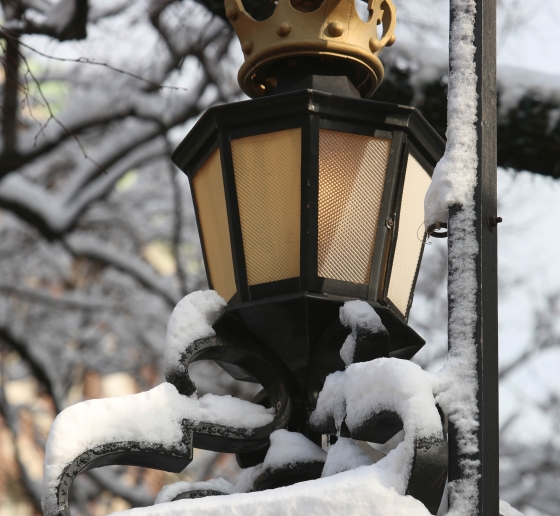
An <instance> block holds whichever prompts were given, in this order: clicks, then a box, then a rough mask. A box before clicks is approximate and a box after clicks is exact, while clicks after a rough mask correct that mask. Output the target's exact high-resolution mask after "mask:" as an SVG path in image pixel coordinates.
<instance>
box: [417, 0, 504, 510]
mask: <svg viewBox="0 0 560 516" xmlns="http://www.w3.org/2000/svg"><path fill="white" fill-rule="evenodd" d="M450 6H451V27H450V36H449V43H450V44H449V65H450V74H449V90H448V127H447V147H446V152H445V154H444V156H443V158H442V159H441V161H440V162H439V163H438V165H437V166H436V169H435V171H434V175H433V182H432V185H431V186H430V188H429V190H428V192H427V194H426V199H425V223H426V225H427V226H430V225H432V224H435V223H438V222H439V223H443V222H447V221H448V218H449V219H450V220H449V227H450V229H449V259H448V264H449V282H448V296H449V307H450V308H449V328H448V333H449V356H448V360H447V363H446V364H445V365H444V367H443V368H442V370H441V371H440V373H438V374H437V375H434V376H433V385H434V394H435V395H436V400H437V401H438V403H439V404H440V406H441V407H442V409H443V410H444V411H445V412H446V414H447V415H448V417H449V420H450V422H451V423H452V425H453V429H454V440H455V444H456V455H457V456H456V458H455V459H454V460H452V461H451V463H452V464H455V465H456V466H457V467H458V470H459V471H452V469H453V467H454V466H453V467H452V466H450V484H449V502H450V510H449V512H448V515H449V516H471V515H474V514H479V510H482V513H481V514H484V515H486V513H488V514H490V513H495V512H496V511H495V510H494V509H493V505H494V503H493V502H494V501H496V500H497V499H496V500H494V498H496V496H497V487H496V486H494V483H495V482H494V481H495V480H496V479H495V478H494V476H495V475H489V476H488V477H485V478H484V482H487V483H488V486H484V485H482V484H481V483H480V476H481V472H482V471H484V468H486V470H487V471H491V470H492V468H495V467H497V457H495V453H489V454H486V455H487V457H486V463H487V464H486V466H484V468H483V464H482V463H481V457H482V456H483V455H485V454H484V453H483V451H484V450H482V448H481V444H482V443H481V442H480V441H479V435H480V434H479V428H480V425H481V424H482V419H481V416H482V415H488V407H492V408H494V404H496V403H497V387H496V389H495V390H496V392H495V393H494V392H493V388H494V385H493V383H495V382H496V381H497V380H496V379H495V378H494V379H491V376H492V375H493V374H494V375H495V376H496V378H497V363H496V364H495V363H494V358H497V355H496V357H494V355H495V354H496V349H497V335H496V326H497V307H493V304H497V292H494V290H495V284H496V272H495V264H496V256H495V245H496V240H495V238H496V237H495V233H494V235H493V236H492V235H491V233H492V228H491V227H490V225H489V223H488V224H487V222H486V221H487V218H488V217H489V216H490V211H492V215H494V214H495V213H494V211H495V196H496V194H495V181H494V182H493V180H492V177H493V176H492V174H495V170H496V164H495V162H496V160H495V138H496V134H495V121H496V113H495V2H494V1H493V0H451V1H450ZM493 47H494V48H493ZM477 183H479V184H478V186H477ZM492 189H493V190H492ZM486 197H487V199H486ZM492 199H493V200H492ZM451 208H453V209H452V210H451V215H450V214H449V213H450V209H451ZM486 210H488V214H486ZM483 252H484V256H482V254H483ZM483 264H485V265H484V267H485V268H486V271H483V270H482V269H483ZM483 280H486V283H485V289H484V292H483V288H482V282H483ZM486 287H488V288H486ZM494 308H496V310H495V312H494ZM483 315H485V316H486V322H485V325H484V326H485V327H484V329H483V319H484V317H483ZM492 319H494V320H492ZM483 337H484V338H486V341H485V342H484V344H485V348H484V349H485V353H484V356H482V353H481V355H480V356H478V349H480V350H482V344H483V340H484V338H483ZM486 348H488V350H487V351H486ZM486 355H487V356H486ZM483 361H484V362H485V364H486V366H485V368H484V373H483V375H484V377H483V376H480V377H479V366H480V365H481V364H482V362H483ZM494 369H496V370H495V371H494ZM480 371H482V367H481V368H480ZM479 387H480V389H481V392H480V393H479ZM485 389H486V391H487V392H483V391H485ZM491 398H492V399H491ZM493 398H495V399H493ZM487 401H488V403H487ZM479 403H480V406H479ZM483 405H484V406H485V407H486V408H484V409H483V412H484V414H480V413H479V412H480V407H483ZM496 411H497V407H496ZM494 417H495V415H492V417H491V418H490V419H493V418H494ZM496 417H497V416H496ZM487 419H488V418H487ZM490 419H488V421H486V423H485V425H486V429H487V431H485V432H484V435H485V436H486V435H488V436H489V437H488V439H486V437H485V440H488V443H489V444H490V445H493V444H496V443H495V442H494V440H495V436H494V435H490V434H492V432H494V429H493V428H491V427H492V424H493V421H490ZM486 448H488V444H487V445H486ZM491 462H496V464H490V463H491ZM496 483H497V482H496ZM481 489H482V491H484V490H486V492H487V493H489V494H488V496H486V495H484V493H483V492H482V491H481ZM494 489H495V490H496V493H493V490H494ZM494 495H496V496H494ZM496 509H497V507H496Z"/></svg>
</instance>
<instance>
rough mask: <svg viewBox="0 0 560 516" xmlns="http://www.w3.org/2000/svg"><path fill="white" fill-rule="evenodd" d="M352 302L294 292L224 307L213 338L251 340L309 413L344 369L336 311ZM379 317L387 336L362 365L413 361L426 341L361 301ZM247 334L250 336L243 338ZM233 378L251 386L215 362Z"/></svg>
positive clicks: (342, 331)
mask: <svg viewBox="0 0 560 516" xmlns="http://www.w3.org/2000/svg"><path fill="white" fill-rule="evenodd" d="M350 300H352V298H345V297H340V296H332V295H327V294H317V293H311V292H299V293H297V294H291V295H284V296H276V297H271V298H265V299H262V300H258V301H250V302H246V303H240V304H237V305H235V306H232V307H228V308H226V310H225V311H224V313H223V314H222V315H221V317H220V318H219V319H218V321H217V322H216V323H215V324H214V329H215V330H216V334H217V336H218V337H223V338H225V339H227V338H228V336H229V335H235V334H239V331H240V330H241V329H242V330H243V333H244V334H246V335H248V334H252V335H254V339H255V341H257V342H259V343H260V344H261V345H264V346H265V347H266V348H268V349H269V350H270V351H272V352H273V353H274V354H275V355H276V356H277V357H278V358H279V359H280V360H281V361H282V362H283V363H284V364H285V365H286V366H287V369H288V370H289V371H290V372H291V374H292V375H293V379H294V380H295V382H294V383H295V384H297V385H298V386H299V389H301V395H302V398H303V400H304V404H305V405H306V406H307V409H308V410H312V409H313V408H314V406H315V403H316V400H317V397H318V394H319V392H320V390H321V388H322V387H323V383H324V381H325V378H326V376H327V375H329V374H330V373H333V372H335V371H343V370H344V369H345V367H346V364H345V363H344V362H343V360H342V358H341V357H340V348H341V347H342V344H343V343H344V340H345V339H346V337H347V336H348V334H349V332H350V330H349V329H348V328H345V327H344V326H343V325H342V324H341V322H340V315H339V311H340V308H341V307H342V306H343V305H344V303H345V302H346V301H350ZM365 302H367V303H368V304H369V305H370V306H372V307H373V309H374V310H375V311H376V313H377V314H378V315H379V317H380V318H381V321H382V323H383V325H384V326H385V328H386V329H387V331H388V333H389V339H390V345H389V346H387V345H386V342H387V340H386V334H383V338H381V335H380V337H379V340H377V341H375V339H373V341H371V343H370V344H368V346H369V348H368V351H367V353H366V354H367V357H364V358H365V359H367V360H372V359H374V358H379V357H382V356H389V357H396V358H402V359H410V358H412V357H413V356H414V355H415V354H416V353H417V352H418V351H419V350H420V349H421V348H422V346H423V345H424V343H425V341H424V339H422V337H420V336H419V335H418V334H417V333H416V332H415V331H414V330H413V329H412V328H410V326H408V325H407V324H406V323H404V322H403V321H402V319H400V318H399V317H398V316H397V315H395V314H394V313H393V312H392V311H391V310H390V309H389V308H387V307H385V306H381V305H380V304H378V303H375V302H373V301H365ZM247 330H248V332H249V333H247ZM218 363H219V364H220V366H222V367H223V369H224V370H226V371H227V372H228V373H229V374H230V375H231V376H232V377H233V378H236V379H238V380H241V381H256V380H255V379H254V378H253V377H252V375H251V374H250V373H249V372H247V371H245V370H243V369H241V368H239V367H238V366H235V365H231V364H226V363H222V362H218Z"/></svg>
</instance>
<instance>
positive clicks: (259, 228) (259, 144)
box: [231, 128, 301, 285]
mask: <svg viewBox="0 0 560 516" xmlns="http://www.w3.org/2000/svg"><path fill="white" fill-rule="evenodd" d="M231 150H232V156H233V169H234V174H235V186H236V189H237V200H238V205H239V217H240V220H241V233H242V235H243V248H244V251H245V263H246V266H247V282H248V284H249V285H258V284H261V283H268V282H272V281H279V280H284V279H289V278H295V277H298V276H299V275H300V224H301V128H296V129H286V130H284V131H276V132H272V133H266V134H261V135H257V136H248V137H245V138H238V139H235V140H232V142H231Z"/></svg>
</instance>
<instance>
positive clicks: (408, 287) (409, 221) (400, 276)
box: [387, 154, 432, 316]
mask: <svg viewBox="0 0 560 516" xmlns="http://www.w3.org/2000/svg"><path fill="white" fill-rule="evenodd" d="M431 181H432V178H431V177H430V175H429V174H428V173H427V172H426V170H425V169H424V167H422V165H420V163H418V161H417V160H416V159H415V158H414V156H412V154H409V156H408V164H407V166H406V175H405V179H404V188H403V194H402V201H401V210H400V213H399V221H398V234H397V244H396V247H395V254H394V257H393V266H392V268H391V277H390V280H389V289H388V291H387V298H388V299H389V301H391V302H392V303H393V304H394V305H395V307H396V308H397V309H398V310H399V311H400V312H401V313H402V314H403V315H404V316H407V315H408V308H409V303H410V299H411V295H412V287H413V283H414V279H415V277H416V271H417V269H418V262H419V260H420V256H421V252H422V246H423V245H424V237H425V231H424V197H425V196H426V191H427V190H428V187H429V186H430V183H431Z"/></svg>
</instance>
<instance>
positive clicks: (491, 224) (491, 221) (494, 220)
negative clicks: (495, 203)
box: [487, 212, 502, 231]
mask: <svg viewBox="0 0 560 516" xmlns="http://www.w3.org/2000/svg"><path fill="white" fill-rule="evenodd" d="M487 217H488V219H487V220H488V229H490V231H494V228H495V227H496V226H497V225H498V224H499V223H500V222H502V217H496V216H494V215H490V212H488V214H487Z"/></svg>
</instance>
